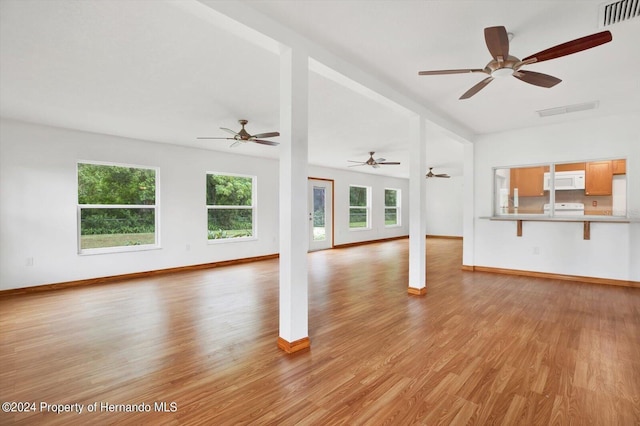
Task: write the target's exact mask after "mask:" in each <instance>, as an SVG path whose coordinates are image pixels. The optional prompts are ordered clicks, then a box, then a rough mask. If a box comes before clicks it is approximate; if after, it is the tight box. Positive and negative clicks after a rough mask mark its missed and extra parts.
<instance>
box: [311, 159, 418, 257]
mask: <svg viewBox="0 0 640 426" xmlns="http://www.w3.org/2000/svg"><path fill="white" fill-rule="evenodd" d="M309 176H312V177H317V178H326V179H334V181H335V182H334V202H335V206H334V208H335V217H334V218H333V223H334V232H335V234H334V237H335V240H334V242H333V243H334V245H340V244H348V243H355V242H361V241H368V240H376V239H382V238H391V237H398V236H404V235H409V180H408V179H399V178H393V177H388V176H377V175H375V174H372V173H356V172H349V171H345V170H338V169H330V168H325V167H318V166H311V165H310V166H309ZM349 185H361V186H370V187H371V194H372V200H371V202H372V204H371V206H372V211H371V229H369V230H350V229H349ZM385 188H388V189H399V190H400V198H401V208H400V215H401V226H399V227H386V226H385V224H384V190H385Z"/></svg>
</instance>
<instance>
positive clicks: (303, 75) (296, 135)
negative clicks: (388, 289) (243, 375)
mask: <svg viewBox="0 0 640 426" xmlns="http://www.w3.org/2000/svg"><path fill="white" fill-rule="evenodd" d="M308 85H309V57H308V56H307V55H306V54H305V53H304V52H303V51H302V50H301V49H292V48H289V47H283V48H282V50H281V53H280V136H281V144H280V332H279V337H278V347H279V348H281V349H282V350H284V351H286V352H296V351H298V350H301V349H305V348H308V347H309V345H310V341H309V336H308V304H309V302H308V278H307V249H308V247H309V242H308V235H309V233H308V227H309V222H308V218H307V175H308V172H307V169H308V165H307V164H308V121H309V118H308V115H309V114H308V103H309V102H308V98H309V96H308V92H309V90H308Z"/></svg>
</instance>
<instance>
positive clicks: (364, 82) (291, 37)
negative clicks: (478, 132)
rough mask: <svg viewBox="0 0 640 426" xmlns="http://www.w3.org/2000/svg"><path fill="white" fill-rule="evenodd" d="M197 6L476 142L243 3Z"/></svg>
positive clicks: (210, 0) (213, 0) (215, 1)
mask: <svg viewBox="0 0 640 426" xmlns="http://www.w3.org/2000/svg"><path fill="white" fill-rule="evenodd" d="M196 3H200V4H203V5H206V6H208V7H209V8H211V9H212V10H213V11H216V12H217V13H218V14H222V15H224V16H226V17H228V18H230V19H232V20H234V21H237V23H239V24H242V25H240V27H238V28H247V30H248V33H247V35H246V36H244V38H245V39H247V40H250V41H254V42H255V43H256V44H259V45H261V46H263V47H265V48H267V49H270V47H269V46H271V44H270V43H268V42H265V41H256V40H255V32H256V31H257V32H259V33H261V34H263V35H264V36H265V37H266V38H267V40H275V41H277V42H279V43H282V44H284V45H286V46H291V47H294V48H296V47H302V48H303V49H304V50H305V51H306V52H307V53H308V55H309V57H310V58H313V59H314V60H316V61H318V62H319V63H321V64H323V65H324V66H326V67H328V69H331V70H335V72H336V73H338V74H340V75H341V76H344V77H346V79H345V78H342V77H339V76H338V74H335V73H333V75H334V78H333V79H334V80H335V81H337V82H342V83H343V84H345V83H346V85H348V86H349V87H351V88H353V89H354V90H355V91H356V92H358V93H363V91H362V90H361V89H362V88H367V89H369V90H372V91H373V92H375V93H377V94H379V95H381V96H383V97H384V98H386V99H388V100H389V101H391V102H393V103H395V104H397V105H398V106H400V107H402V108H404V109H406V110H407V111H410V112H413V113H416V114H419V115H421V116H422V117H423V118H425V119H427V120H429V122H430V123H433V124H435V125H437V126H438V127H440V128H441V129H442V130H443V131H444V132H445V133H446V134H447V135H449V136H450V137H452V138H453V139H455V140H457V141H458V142H470V141H473V140H474V138H475V135H474V133H473V132H472V131H471V130H469V129H468V128H466V127H465V126H464V125H463V124H461V123H459V122H456V121H454V120H452V119H451V118H448V117H443V116H441V115H439V114H437V113H435V112H433V111H432V110H431V109H430V108H429V107H428V106H425V105H424V104H423V103H422V102H421V101H419V100H417V99H415V98H414V97H412V95H411V94H410V93H401V92H400V91H398V90H397V89H395V88H393V87H392V85H391V84H390V83H386V82H384V81H382V80H380V78H377V77H375V76H373V75H372V74H370V73H368V72H367V71H365V69H366V67H363V66H359V65H358V64H354V63H351V62H350V61H349V60H346V59H343V58H341V57H339V56H337V55H335V54H333V53H331V52H330V51H328V50H327V49H325V48H324V47H322V46H320V45H318V44H317V43H315V42H313V41H311V40H309V39H307V38H306V37H304V36H302V35H300V34H298V33H296V32H295V31H293V30H291V29H290V28H288V27H286V26H284V25H282V24H280V23H279V22H277V21H275V20H274V19H272V18H270V17H268V16H266V15H264V14H263V13H260V12H259V11H257V10H256V9H254V8H252V7H251V6H249V5H247V4H244V3H243V2H238V1H219V0H199V1H198V2H196ZM238 28H236V33H237V29H238ZM351 60H353V58H351ZM314 70H316V71H318V72H321V73H322V75H324V76H329V77H331V75H332V73H331V72H327V69H325V72H322V70H321V67H319V66H317V64H316V65H315V66H314ZM347 80H351V81H352V82H354V83H355V84H354V85H349V84H348V83H347ZM364 93H366V90H365V91H364Z"/></svg>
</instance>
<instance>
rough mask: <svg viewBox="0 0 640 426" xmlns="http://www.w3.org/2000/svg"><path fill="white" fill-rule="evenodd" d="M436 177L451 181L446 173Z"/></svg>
mask: <svg viewBox="0 0 640 426" xmlns="http://www.w3.org/2000/svg"><path fill="white" fill-rule="evenodd" d="M434 176H435V177H439V178H446V179H449V178H450V177H451V176H449V175H448V174H446V173H440V174H439V175H434Z"/></svg>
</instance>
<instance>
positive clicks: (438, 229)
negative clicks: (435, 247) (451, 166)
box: [425, 176, 464, 237]
mask: <svg viewBox="0 0 640 426" xmlns="http://www.w3.org/2000/svg"><path fill="white" fill-rule="evenodd" d="M463 180H464V179H463V177H462V176H452V177H451V178H450V179H438V178H431V179H427V197H426V199H427V203H426V204H427V207H426V211H425V214H426V215H427V235H443V236H455V237H461V236H462V211H463V207H464V203H463V200H464V198H463V192H462V190H463Z"/></svg>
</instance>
